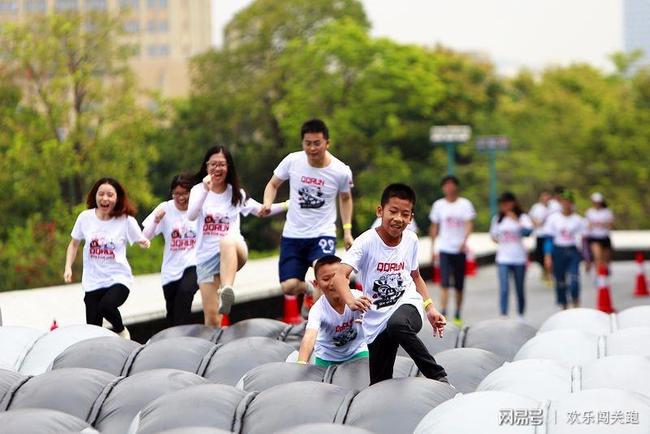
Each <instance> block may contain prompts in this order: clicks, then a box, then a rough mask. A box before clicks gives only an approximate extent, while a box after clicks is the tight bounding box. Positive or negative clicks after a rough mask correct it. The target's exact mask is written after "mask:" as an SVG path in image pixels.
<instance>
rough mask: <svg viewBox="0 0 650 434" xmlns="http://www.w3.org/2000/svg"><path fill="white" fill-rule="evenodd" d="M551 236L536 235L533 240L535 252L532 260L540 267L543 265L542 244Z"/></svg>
mask: <svg viewBox="0 0 650 434" xmlns="http://www.w3.org/2000/svg"><path fill="white" fill-rule="evenodd" d="M549 238H551V237H537V238H536V240H535V252H534V253H533V255H534V257H533V260H534V261H535V262H537V263H538V264H539V265H541V266H542V267H543V266H544V244H545V243H546V240H548V239H549Z"/></svg>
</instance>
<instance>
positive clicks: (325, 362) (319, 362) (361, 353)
mask: <svg viewBox="0 0 650 434" xmlns="http://www.w3.org/2000/svg"><path fill="white" fill-rule="evenodd" d="M365 357H368V350H363V351H359V352H358V353H356V354H355V355H354V356H352V357H350V358H349V359H346V360H343V361H341V362H332V361H330V360H324V359H321V358H320V357H314V365H316V366H324V367H326V368H327V367H328V366H332V365H340V364H341V363H345V362H349V361H350V360H355V359H363V358H365Z"/></svg>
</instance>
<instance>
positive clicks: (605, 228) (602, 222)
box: [585, 208, 614, 238]
mask: <svg viewBox="0 0 650 434" xmlns="http://www.w3.org/2000/svg"><path fill="white" fill-rule="evenodd" d="M585 217H587V221H588V222H589V236H590V237H591V238H607V237H608V236H609V231H610V229H609V226H610V225H611V224H612V222H613V221H614V213H612V210H610V209H609V208H600V209H598V208H589V209H588V210H587V213H586V214H585Z"/></svg>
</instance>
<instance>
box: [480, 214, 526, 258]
mask: <svg viewBox="0 0 650 434" xmlns="http://www.w3.org/2000/svg"><path fill="white" fill-rule="evenodd" d="M532 228H533V221H532V220H531V219H530V217H528V215H526V214H522V215H520V216H519V219H517V220H515V219H513V218H510V217H504V218H503V219H502V220H501V222H499V216H494V217H492V223H491V224H490V235H491V236H492V237H493V238H496V240H497V255H496V262H497V263H498V264H508V265H522V264H525V263H526V259H527V258H528V254H527V252H526V248H525V247H524V242H523V237H522V235H521V231H522V230H523V229H532Z"/></svg>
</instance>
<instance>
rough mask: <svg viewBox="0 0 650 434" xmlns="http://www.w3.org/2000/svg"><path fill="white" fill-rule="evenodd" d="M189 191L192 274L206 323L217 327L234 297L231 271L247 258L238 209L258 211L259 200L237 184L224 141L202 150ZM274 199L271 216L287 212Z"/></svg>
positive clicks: (283, 204)
mask: <svg viewBox="0 0 650 434" xmlns="http://www.w3.org/2000/svg"><path fill="white" fill-rule="evenodd" d="M196 181H198V182H199V183H198V184H197V185H195V186H194V187H193V188H192V190H191V191H190V199H189V208H188V212H187V215H188V218H189V219H190V220H198V225H197V243H196V264H197V265H196V274H197V282H198V284H199V290H200V291H201V298H202V300H203V313H204V316H205V325H207V326H219V325H220V323H221V316H222V315H223V314H228V313H230V309H231V307H232V305H233V303H234V302H235V292H234V290H233V284H234V282H235V275H236V273H237V271H239V270H240V269H241V268H242V267H243V266H244V264H246V261H247V260H248V247H247V246H246V241H245V240H244V237H243V236H242V234H241V230H240V214H241V215H244V216H247V215H249V214H253V215H255V216H259V213H260V210H261V209H262V204H260V203H259V202H257V201H255V200H254V199H252V198H250V197H248V196H247V195H246V192H245V191H244V190H243V189H242V188H241V187H240V184H239V178H238V176H237V169H236V167H235V163H234V160H233V158H232V155H231V154H230V152H228V150H227V149H226V148H225V147H223V146H214V147H212V148H210V149H208V151H207V152H206V153H205V157H204V158H203V162H202V163H201V168H200V169H199V171H198V172H197V174H196ZM286 208H287V207H286V204H285V203H282V204H273V206H272V207H271V215H273V214H277V213H279V212H282V211H286Z"/></svg>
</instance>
